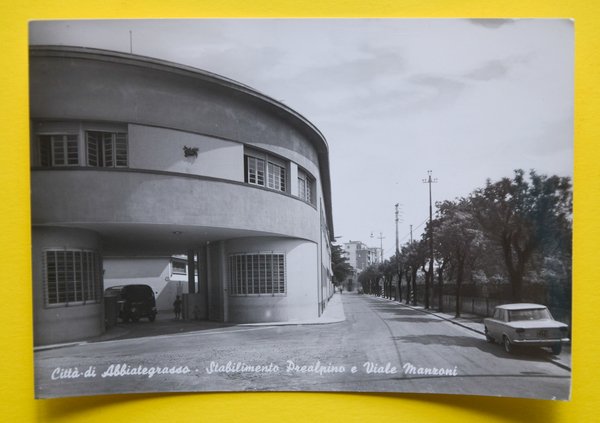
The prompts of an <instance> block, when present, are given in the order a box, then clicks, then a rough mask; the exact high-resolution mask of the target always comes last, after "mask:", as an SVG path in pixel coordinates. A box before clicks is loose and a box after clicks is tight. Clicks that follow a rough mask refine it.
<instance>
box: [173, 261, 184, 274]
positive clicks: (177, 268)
mask: <svg viewBox="0 0 600 423" xmlns="http://www.w3.org/2000/svg"><path fill="white" fill-rule="evenodd" d="M171 273H172V274H174V275H187V263H186V262H185V261H182V260H175V259H173V260H172V261H171Z"/></svg>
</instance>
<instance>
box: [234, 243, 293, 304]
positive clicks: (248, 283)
mask: <svg viewBox="0 0 600 423" xmlns="http://www.w3.org/2000/svg"><path fill="white" fill-rule="evenodd" d="M285 292H286V286H285V255H284V254H273V253H266V254H234V255H231V256H230V257H229V294H230V295H276V294H285Z"/></svg>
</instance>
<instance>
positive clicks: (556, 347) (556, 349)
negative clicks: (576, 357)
mask: <svg viewBox="0 0 600 423" xmlns="http://www.w3.org/2000/svg"><path fill="white" fill-rule="evenodd" d="M550 348H551V349H552V354H554V355H559V354H560V352H561V351H562V344H554V345H552V347H550Z"/></svg>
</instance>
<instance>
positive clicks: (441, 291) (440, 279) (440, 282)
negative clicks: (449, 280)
mask: <svg viewBox="0 0 600 423" xmlns="http://www.w3.org/2000/svg"><path fill="white" fill-rule="evenodd" d="M443 288H444V264H442V265H441V266H440V267H438V310H439V311H443V309H444V304H443V299H444V289H443Z"/></svg>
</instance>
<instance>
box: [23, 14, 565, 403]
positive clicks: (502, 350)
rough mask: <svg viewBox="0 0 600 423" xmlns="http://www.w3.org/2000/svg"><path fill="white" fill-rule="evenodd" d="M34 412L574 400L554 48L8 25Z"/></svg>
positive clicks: (502, 28)
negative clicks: (233, 402)
mask: <svg viewBox="0 0 600 423" xmlns="http://www.w3.org/2000/svg"><path fill="white" fill-rule="evenodd" d="M28 54H29V106H30V140H29V141H30V161H31V167H30V168H31V173H30V179H31V246H32V272H31V274H32V292H33V301H32V304H33V318H34V322H33V332H34V333H33V340H34V345H33V350H34V366H35V369H34V373H35V396H36V398H40V399H41V398H57V397H73V396H90V395H101V394H121V393H123V394H124V393H149V392H155V393H159V392H244V391H283V392H296V391H317V392H393V393H438V394H460V395H485V396H499V397H518V398H536V399H547V400H569V399H570V394H571V343H572V333H571V327H572V322H571V316H572V309H573V304H572V295H571V293H572V227H573V143H574V139H573V138H574V136H573V112H574V110H573V109H574V105H573V104H574V103H573V92H574V78H573V73H574V22H573V21H572V20H569V19H518V18H515V19H400V18H398V19H390V18H386V19H372V18H371V19H358V18H356V19H341V18H340V19H314V18H311V19H153V20H148V19H135V20H56V21H31V22H30V24H29V52H28Z"/></svg>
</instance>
